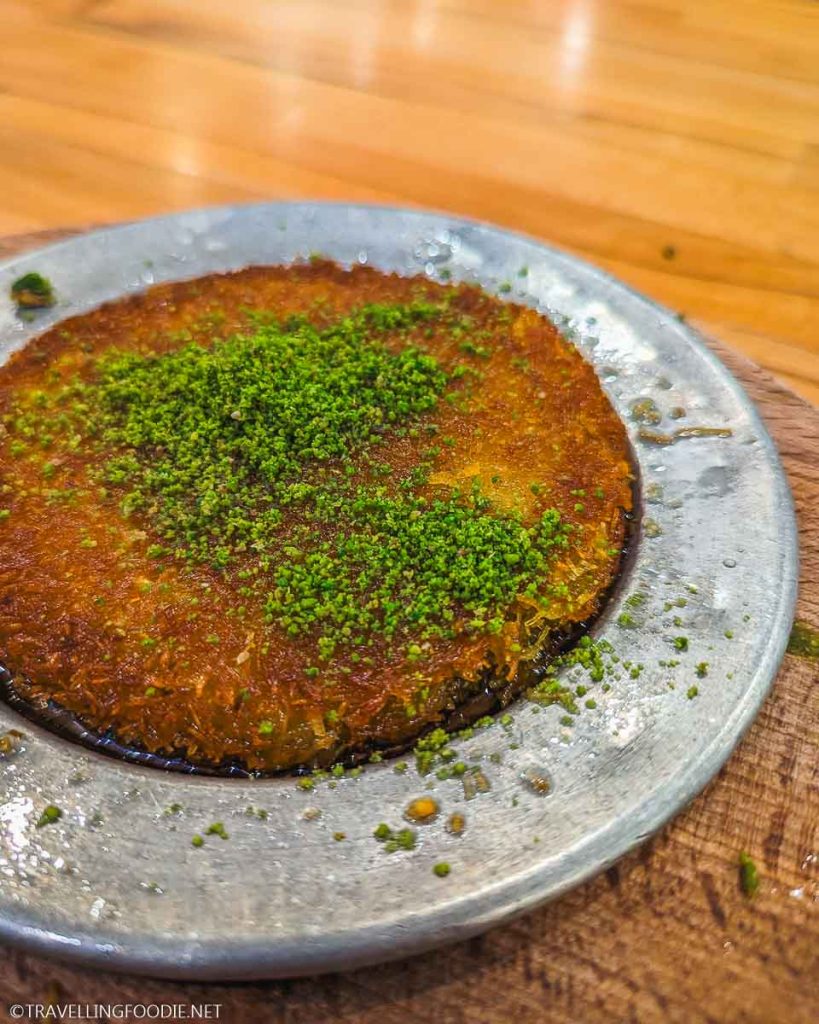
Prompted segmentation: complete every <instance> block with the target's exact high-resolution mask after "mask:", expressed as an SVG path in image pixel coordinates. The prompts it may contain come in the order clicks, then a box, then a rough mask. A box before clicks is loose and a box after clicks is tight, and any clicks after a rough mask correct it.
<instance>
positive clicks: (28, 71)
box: [0, 0, 819, 402]
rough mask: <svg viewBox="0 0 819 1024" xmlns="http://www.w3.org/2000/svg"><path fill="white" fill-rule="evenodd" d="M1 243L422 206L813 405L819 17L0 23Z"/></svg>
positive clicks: (198, 1) (84, 1) (32, 8)
mask: <svg viewBox="0 0 819 1024" xmlns="http://www.w3.org/2000/svg"><path fill="white" fill-rule="evenodd" d="M0 25H2V54H1V55H0V152H2V159H0V233H6V234H8V233H12V232H21V231H31V230H36V229H38V228H48V227H52V226H55V225H61V226H62V225H69V226H70V225H73V224H83V225H85V224H89V223H99V222H104V221H115V220H126V219H129V218H134V217H138V216H145V215H148V214H152V213H155V212H157V211H160V210H171V209H183V208H185V207H191V206H198V205H205V204H209V203H226V202H235V201H245V200H257V199H260V198H270V197H286V196H300V197H308V196H309V197H332V198H344V199H364V200H376V201H381V202H388V203H395V202H398V203H414V204H421V205H425V206H432V207H440V208H444V209H447V210H451V211H454V212H457V213H461V214H468V215H473V216H477V217H483V218H487V219H489V220H493V221H495V222H497V223H499V224H503V225H507V226H510V227H514V228H519V229H521V230H524V231H528V232H531V233H532V234H534V235H539V236H541V237H543V238H547V239H549V240H551V241H553V242H555V243H557V244H558V245H562V246H565V247H566V248H568V249H572V250H574V251H575V252H579V253H580V254H581V255H583V256H586V257H588V258H590V259H591V260H593V261H594V262H596V263H599V264H601V265H603V266H605V267H607V268H609V269H610V270H612V271H614V272H615V273H616V274H618V275H619V276H621V277H622V278H624V279H625V280H627V281H629V282H630V283H632V284H634V285H635V286H636V287H637V288H639V289H641V290H642V291H645V292H647V293H648V294H650V295H652V296H653V297H655V298H657V299H659V300H660V301H662V302H664V303H666V304H668V305H669V306H672V307H673V308H675V309H678V310H681V311H683V312H684V313H685V314H686V315H687V316H689V317H690V318H691V319H693V320H695V321H696V322H697V323H698V324H699V325H700V326H702V327H704V328H705V329H706V330H708V331H709V332H710V333H712V334H714V335H716V336H718V337H720V338H722V339H724V340H726V341H728V342H729V343H730V344H732V345H734V346H735V347H737V348H739V349H742V350H744V351H745V352H746V353H747V354H748V355H749V356H751V358H753V359H755V360H756V361H757V362H759V363H761V364H762V365H763V366H766V367H768V368H770V369H771V370H773V371H774V372H775V373H777V374H778V375H779V376H780V377H782V378H784V379H786V380H787V381H788V382H789V383H790V384H791V386H793V387H794V388H795V390H797V391H798V392H800V393H801V394H802V395H804V396H805V397H808V398H810V399H812V400H813V401H814V402H816V401H817V400H819V329H817V324H819V3H817V2H816V0H744V2H742V3H741V4H738V3H737V2H736V0H0Z"/></svg>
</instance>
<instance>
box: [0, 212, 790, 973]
mask: <svg viewBox="0 0 819 1024" xmlns="http://www.w3.org/2000/svg"><path fill="white" fill-rule="evenodd" d="M296 206H300V207H308V206H310V207H314V208H316V209H317V210H321V209H322V208H333V209H336V210H344V209H352V208H354V209H359V210H364V211H372V212H375V213H383V214H386V215H388V216H389V215H390V214H396V215H401V216H404V217H413V216H415V217H417V218H418V219H419V220H422V221H425V222H429V220H430V217H439V218H440V220H441V222H442V223H443V222H445V223H446V224H447V225H466V226H469V227H471V228H473V229H479V230H481V231H485V232H489V233H491V234H492V235H493V236H494V237H496V238H501V241H502V239H503V237H507V238H516V239H520V240H522V241H525V242H526V243H528V244H532V245H535V246H537V247H538V248H539V249H541V250H543V251H544V252H547V253H549V255H550V258H551V259H552V260H553V261H555V262H558V263H560V264H562V265H563V266H565V267H568V268H571V267H573V266H577V265H582V267H583V269H584V272H585V273H586V275H587V276H589V277H592V278H593V279H594V280H595V281H596V282H597V284H598V285H599V287H600V289H601V292H606V291H614V292H620V293H623V292H628V293H629V295H630V296H631V298H632V300H637V301H639V303H641V304H642V305H643V306H644V307H646V308H648V309H650V310H652V311H653V312H654V313H656V314H657V315H658V316H659V317H661V318H666V319H667V318H669V317H670V314H669V313H668V311H667V310H665V309H663V307H661V306H660V305H658V304H657V303H654V302H652V301H651V300H649V299H647V298H645V297H644V296H642V295H640V294H639V293H637V292H636V291H634V290H633V289H630V288H628V286H626V285H624V284H622V282H619V281H618V280H617V279H616V278H614V277H613V276H612V275H609V274H607V273H606V272H604V271H602V270H600V269H599V268H596V267H590V266H589V265H588V264H586V263H585V262H584V261H581V260H579V259H577V258H576V257H574V256H572V255H570V254H568V253H565V252H564V251H562V250H560V249H557V248H555V247H554V246H551V245H548V244H547V243H543V242H542V241H540V240H538V239H535V238H531V237H529V236H526V235H523V234H520V233H517V232H511V231H508V230H506V229H501V228H496V227H494V226H493V225H490V224H486V223H483V222H479V221H470V220H467V219H465V218H457V217H453V216H450V215H449V214H445V213H441V214H430V213H429V212H427V211H422V210H404V209H401V208H398V207H385V206H378V205H374V204H373V205H369V204H345V203H309V204H304V203H271V204H268V203H261V204H248V205H247V206H242V207H225V208H222V210H221V211H214V210H212V209H211V210H206V211H201V213H202V214H204V215H208V214H213V213H214V212H223V213H224V214H225V215H230V214H231V213H232V212H233V211H235V210H243V211H246V213H248V214H252V213H254V212H255V213H258V214H265V215H270V214H271V211H278V210H281V209H283V208H292V207H296ZM197 215H198V214H197V212H196V211H194V212H192V213H184V214H170V215H166V216H163V217H159V218H151V219H150V220H148V221H142V222H137V223H136V224H135V225H125V226H115V227H112V228H107V229H102V231H100V232H94V233H91V235H83V236H80V238H79V239H68V240H66V241H63V242H59V243H56V244H54V245H51V246H47V247H45V248H43V249H40V250H36V251H33V252H28V253H25V254H23V256H21V257H16V258H12V259H10V260H7V261H5V262H4V263H3V264H0V274H1V273H2V272H4V271H6V272H7V271H9V270H12V269H13V268H15V267H17V266H19V265H20V264H21V263H22V262H29V261H31V260H32V259H38V258H42V257H43V256H44V255H46V254H49V253H53V252H54V251H56V250H67V251H70V250H71V248H72V247H74V246H76V245H77V244H78V242H79V243H85V242H86V241H87V240H88V239H89V238H92V239H93V238H95V237H98V236H101V235H106V236H109V237H116V235H117V233H118V232H127V231H129V230H132V229H136V230H144V228H145V227H146V226H147V225H151V224H156V223H184V222H185V220H186V218H191V217H196V216H197ZM181 276H184V275H180V277H181ZM196 276H198V274H197V275H196ZM681 330H682V331H683V333H684V335H685V336H686V339H687V341H688V342H689V344H691V345H693V346H695V347H696V348H697V349H698V350H699V353H700V357H701V358H704V359H705V361H706V362H708V363H709V364H710V365H711V367H712V368H713V369H714V371H715V372H716V373H718V374H719V376H720V378H721V380H722V382H723V384H724V385H725V386H727V387H728V388H730V389H731V391H732V392H733V393H734V396H735V397H736V399H737V401H738V402H739V403H740V404H741V405H742V406H743V407H744V409H745V411H746V412H747V414H748V416H749V419H750V421H751V422H752V423H753V424H754V428H755V430H756V431H757V434H758V437H759V440H760V442H761V444H762V446H763V447H764V450H765V455H766V458H767V460H768V463H769V465H770V466H771V467H772V468H773V471H774V478H775V480H776V486H777V490H778V493H777V501H778V507H779V509H780V511H781V513H782V526H783V529H782V533H781V546H780V549H779V555H780V580H779V582H780V584H781V586H780V591H779V600H778V603H777V606H776V609H775V611H774V614H773V616H772V622H773V624H774V629H773V630H772V633H771V637H770V639H769V642H768V645H767V647H766V651H765V658H764V659H763V660H762V661H761V662H760V663H759V664H758V665H757V667H756V672H755V675H754V681H753V682H754V685H753V686H752V687H750V688H749V689H747V690H746V692H745V694H744V700H743V701H742V703H741V704H740V705H738V706H737V707H736V708H735V710H734V713H733V715H731V716H730V717H729V718H727V719H726V720H725V721H724V722H723V723H722V727H721V729H720V730H719V731H718V732H717V733H715V734H714V735H713V737H712V738H711V742H710V743H709V745H708V747H707V748H706V750H705V751H703V752H701V753H700V756H699V758H698V760H697V761H696V762H694V763H692V764H689V765H688V766H687V767H686V770H685V771H683V772H681V773H680V774H679V775H678V776H677V777H676V778H675V780H674V784H673V786H669V787H668V788H667V789H666V797H667V799H666V800H665V801H664V803H663V804H662V805H660V804H657V805H656V806H654V807H653V808H649V809H648V812H647V813H645V814H644V817H643V820H641V821H640V822H639V823H635V824H636V825H637V826H638V827H634V828H632V829H630V830H626V831H622V830H621V834H620V835H619V836H618V837H617V841H616V842H614V843H611V842H610V838H611V837H610V836H609V835H608V833H609V832H610V831H611V827H612V826H611V824H609V825H608V826H607V827H605V828H603V829H601V830H600V831H599V832H597V833H595V834H593V835H592V836H590V837H588V838H587V840H586V841H585V842H584V844H582V846H581V847H580V849H579V850H578V851H576V852H575V857H574V858H573V859H575V860H579V861H580V863H579V864H576V865H575V866H574V868H573V869H572V870H570V871H569V872H568V873H564V875H563V877H562V878H561V880H560V882H559V884H557V885H552V886H551V888H548V887H544V884H543V883H544V880H543V879H539V878H538V872H537V869H536V868H534V869H532V870H530V871H527V872H524V873H522V874H521V875H519V876H513V877H512V878H506V879H502V880H501V881H499V882H498V883H497V884H496V885H495V886H493V887H488V888H486V889H484V890H483V891H482V892H480V893H478V894H473V895H472V896H471V897H467V898H465V899H459V900H456V901H454V903H453V906H454V909H455V911H456V920H455V921H454V922H450V923H448V924H446V927H445V930H444V931H440V929H439V925H440V923H441V921H440V918H441V911H440V910H438V909H436V908H433V909H432V910H427V911H426V912H424V913H418V914H416V915H413V917H412V919H411V920H407V918H406V915H399V916H398V917H397V918H396V919H395V920H388V921H386V922H385V923H384V924H383V925H380V926H378V927H377V928H370V929H369V930H368V931H363V930H362V931H359V932H358V933H357V934H352V935H351V933H350V930H349V929H346V930H341V931H338V932H334V933H329V934H327V935H325V936H323V937H321V938H319V939H313V940H312V941H310V942H309V943H306V944H305V947H304V948H302V949H299V950H295V951H294V949H293V947H292V943H290V942H289V941H284V942H281V941H277V940H272V939H271V938H268V939H267V940H264V939H263V938H262V937H261V936H260V935H258V934H256V935H255V936H249V937H248V938H247V939H245V940H235V939H234V940H231V941H230V942H228V943H224V942H220V941H219V940H202V939H199V940H192V941H191V942H190V943H183V944H182V948H181V949H180V940H179V937H178V936H170V937H165V936H160V935H156V934H151V933H148V932H134V933H133V934H132V935H131V936H130V939H129V941H128V942H127V943H116V942H113V943H112V942H109V941H106V940H105V939H104V937H103V936H102V934H101V933H103V932H104V929H100V928H90V929H88V928H78V929H76V930H74V931H73V933H72V934H61V933H60V932H59V931H58V930H54V929H53V927H50V926H49V920H48V916H47V915H45V916H44V915H41V914H40V913H39V911H38V910H37V909H36V907H33V906H29V907H27V908H25V909H24V910H23V911H20V910H17V909H15V910H12V908H11V907H9V906H8V905H6V906H5V907H4V908H3V909H2V911H0V937H2V938H3V939H4V940H6V941H10V942H14V943H17V944H20V945H23V946H25V947H26V948H29V949H32V950H34V951H37V952H41V953H47V954H51V955H55V954H56V955H59V956H62V957H69V958H71V959H77V960H80V961H82V962H85V963H96V964H98V965H101V966H102V965H104V966H108V967H116V969H118V970H128V971H133V972H137V973H146V974H152V975H156V976H159V975H164V976H168V977H178V978H202V977H210V978H225V979H227V978H254V977H270V976H275V975H281V974H286V975H288V976H295V975H297V974H305V973H315V972H317V971H329V970H337V969H342V968H344V967H351V966H361V965H364V964H367V963H372V962H376V961H383V960H386V959H397V958H400V957H402V956H406V955H410V954H413V953H417V952H421V951H422V950H425V949H430V948H433V947H435V946H437V945H441V944H443V943H445V942H451V941H456V940H458V939H462V938H467V937H469V936H471V935H474V934H476V933H477V932H480V931H483V930H484V929H486V928H488V927H491V926H492V925H494V924H497V923H500V922H502V921H504V920H507V919H509V918H511V917H513V916H516V915H517V914H520V913H523V912H526V911H528V910H531V909H532V908H534V907H535V906H537V905H539V904H540V903H542V902H543V901H544V899H546V898H554V897H556V896H559V895H561V894H562V893H564V892H566V891H567V890H568V889H570V888H573V887H574V886H575V885H577V884H579V883H580V882H582V881H584V880H586V879H587V878H589V877H591V876H592V875H594V874H596V873H597V872H599V871H600V870H602V869H603V868H605V867H606V866H607V865H608V864H610V863H612V862H613V861H614V860H616V859H618V858H619V857H621V856H622V855H623V854H625V853H626V852H628V850H630V849H632V848H633V847H634V846H636V845H637V844H639V843H640V842H641V841H642V840H643V839H645V838H647V837H648V836H649V835H650V834H652V833H654V832H655V831H656V830H657V829H659V828H661V827H662V826H663V825H664V824H665V823H666V822H667V821H668V820H669V819H670V818H671V817H672V816H673V815H674V814H676V813H678V812H679V810H680V809H681V808H682V807H683V806H685V804H687V803H688V802H689V801H690V800H691V799H693V797H694V796H695V795H696V794H697V793H698V792H700V790H701V789H702V788H703V787H704V786H705V785H706V783H707V782H708V781H709V780H710V779H711V778H712V777H713V775H714V774H715V773H716V772H717V771H718V770H719V768H720V767H721V766H722V765H723V764H724V763H725V762H726V761H727V759H728V757H729V756H730V754H731V752H732V751H733V749H734V747H735V746H736V744H737V743H738V742H739V740H740V739H741V737H742V735H743V734H744V733H745V731H746V730H747V728H748V727H749V725H750V724H751V722H752V721H753V718H754V717H755V715H756V713H757V711H758V709H759V707H760V706H761V704H762V702H763V700H764V699H765V697H766V696H767V693H768V692H769V689H770V687H771V685H772V683H773V680H774V677H775V673H776V669H777V667H778V665H779V663H780V661H781V659H782V657H783V655H784V651H785V647H786V644H787V638H788V632H789V627H790V623H791V621H792V617H793V610H794V606H795V599H796V582H797V576H798V544H797V533H796V522H795V516H794V512H793V502H792V497H791V494H790V489H789V487H788V484H787V479H786V477H785V474H784V469H783V467H782V465H781V461H780V459H779V455H778V453H777V451H776V448H775V446H774V444H773V441H772V439H771V438H770V436H769V434H768V432H767V430H766V428H765V427H764V424H763V423H762V420H761V418H760V416H759V414H758V412H757V411H756V409H755V407H754V406H753V403H752V402H751V401H750V399H749V398H748V396H747V394H746V393H745V391H744V389H743V388H742V387H741V385H740V384H739V382H738V381H736V379H735V378H734V377H733V375H732V374H730V373H729V372H728V371H727V370H726V369H725V367H724V365H723V364H722V363H721V362H720V361H719V360H718V358H717V357H716V356H715V355H714V354H713V353H712V352H711V351H710V350H709V349H708V347H707V346H706V345H705V344H704V342H703V341H702V340H701V338H700V337H699V336H698V335H697V334H696V332H694V331H692V330H691V329H690V328H688V327H685V328H681ZM51 739H53V737H52V738H51ZM134 768H138V770H139V771H140V772H148V773H149V774H151V775H153V774H155V769H148V768H139V766H129V767H128V768H127V771H128V772H129V773H132V772H133V771H134ZM189 781H190V780H189ZM201 781H202V782H203V784H208V781H209V780H201ZM227 784H228V785H231V784H232V783H227ZM584 857H585V860H584ZM0 906H2V902H0ZM452 909H453V907H450V908H449V910H447V907H446V905H444V911H447V913H449V912H450V911H452ZM443 916H444V917H446V914H444V915H443ZM396 930H397V931H398V932H399V934H400V935H401V938H400V939H397V938H396ZM387 933H389V934H387ZM387 939H388V940H389V942H390V947H389V949H387V948H386V947H385V946H384V945H383V943H384V941H386V940H387ZM180 953H181V954H182V955H181V957H180Z"/></svg>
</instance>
